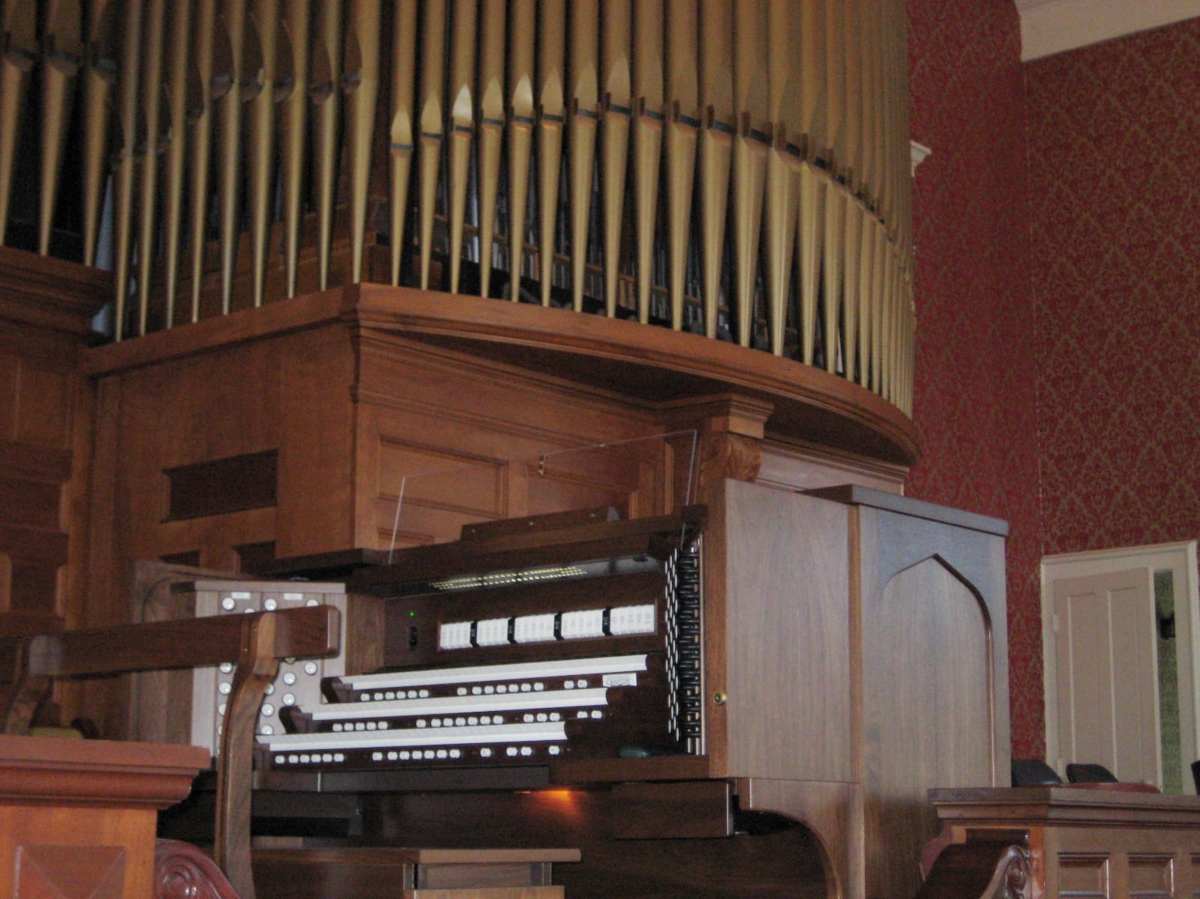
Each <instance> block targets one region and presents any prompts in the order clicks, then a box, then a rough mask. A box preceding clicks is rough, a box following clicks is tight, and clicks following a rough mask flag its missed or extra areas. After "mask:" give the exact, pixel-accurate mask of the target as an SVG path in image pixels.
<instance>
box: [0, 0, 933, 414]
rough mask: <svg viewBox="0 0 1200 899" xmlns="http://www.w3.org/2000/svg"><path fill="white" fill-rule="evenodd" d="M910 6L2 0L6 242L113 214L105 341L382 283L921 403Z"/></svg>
mask: <svg viewBox="0 0 1200 899" xmlns="http://www.w3.org/2000/svg"><path fill="white" fill-rule="evenodd" d="M905 21H906V17H905V9H904V5H903V3H902V2H901V0H880V2H878V3H865V2H863V0H802V2H796V0H637V2H634V0H574V2H570V3H568V2H566V0H391V2H387V3H385V2H383V0H247V2H245V3H243V2H238V0H173V2H170V3H167V2H164V0H91V2H87V3H84V2H82V0H6V2H2V3H0V29H2V38H3V43H2V44H0V240H3V241H4V242H5V243H9V244H13V243H15V244H16V245H20V246H28V248H30V249H34V250H36V251H38V252H41V253H50V252H55V251H56V250H57V249H59V247H58V243H59V239H58V235H59V230H58V229H60V228H61V227H62V226H63V225H64V223H70V224H71V226H73V227H77V228H78V231H79V234H80V237H79V240H77V241H76V242H75V244H74V246H76V248H77V249H76V250H75V252H77V253H78V257H77V258H80V259H81V261H83V262H84V263H85V264H94V263H95V261H96V247H97V242H98V234H99V229H100V223H101V219H102V215H108V216H109V217H110V218H109V220H108V223H107V225H106V226H109V227H111V230H112V233H113V234H114V250H113V253H114V259H113V267H114V269H115V273H114V291H115V293H114V297H113V300H114V309H115V313H116V315H115V320H116V328H115V335H114V336H115V337H116V338H118V339H121V338H124V337H128V336H133V335H138V334H142V333H146V332H147V331H152V330H157V329H161V328H169V327H174V326H177V325H181V324H185V323H187V322H189V321H197V320H199V319H202V318H206V317H209V316H212V315H219V314H224V313H228V312H231V311H235V310H237V309H241V308H245V307H249V306H255V305H260V304H262V303H265V302H268V301H270V300H273V299H278V298H283V297H288V296H293V295H295V294H296V293H298V292H299V291H300V285H301V282H302V280H303V283H304V284H305V285H306V287H305V289H311V287H309V286H308V285H316V286H318V287H320V288H326V287H330V286H333V285H335V284H338V283H346V282H356V281H361V280H383V281H387V282H389V283H392V284H397V285H400V284H411V285H414V286H419V287H422V288H426V289H432V290H448V291H450V292H458V291H460V290H467V291H472V292H475V291H477V292H478V293H479V294H480V295H481V296H483V297H505V298H507V299H511V300H512V301H514V302H534V303H538V304H541V305H543V306H560V307H565V308H568V309H572V310H575V311H577V312H582V313H588V314H599V315H604V316H610V317H617V318H627V319H632V320H635V321H636V322H637V323H638V324H639V325H643V326H665V327H669V328H672V329H675V330H688V331H693V332H696V333H698V334H701V335H704V336H706V337H708V338H710V339H714V340H723V341H733V342H736V343H739V344H742V345H743V346H746V347H753V348H756V349H759V350H761V351H764V352H769V353H772V354H774V355H777V356H782V357H786V358H789V359H791V360H793V361H794V362H796V363H797V364H800V365H807V366H813V367H819V368H821V369H823V370H825V371H826V372H829V373H831V374H833V375H835V376H840V377H844V378H846V379H847V380H850V381H853V382H855V383H857V384H860V385H862V386H863V387H865V388H866V389H868V390H871V391H873V392H875V393H878V394H880V395H881V396H883V397H885V398H887V399H888V400H889V401H890V402H892V403H894V404H895V405H897V406H898V407H900V408H901V409H903V410H905V411H907V409H908V408H909V405H910V392H911V381H912V362H911V355H912V348H913V333H914V321H913V319H914V315H913V302H912V271H913V266H912V247H911V240H912V236H911V235H912V229H911V222H910V218H911V184H910V181H911V170H910V164H909V143H908V110H907V83H906V65H907V59H906V49H905V42H906V35H905ZM28 129H33V132H36V133H35V134H33V137H31V134H32V133H33V132H30V131H29V130H28ZM23 135H24V136H23ZM34 137H36V140H37V141H38V143H39V145H40V156H39V157H38V158H37V159H36V160H35V161H29V160H26V159H24V158H22V157H21V154H20V153H19V152H18V149H19V148H20V147H22V146H25V145H26V144H29V143H31V142H32V140H33V139H34ZM72 140H78V141H79V143H80V146H79V147H78V148H72V147H71V146H70V145H69V144H70V141H72ZM64 165H67V166H69V165H78V166H79V172H78V173H71V172H67V171H64ZM68 179H69V183H71V184H78V185H79V190H78V191H64V190H62V189H61V187H60V185H62V184H64V183H67V180H68ZM106 197H107V198H109V199H108V200H106ZM106 203H107V205H106ZM68 207H70V208H71V209H73V210H76V211H74V212H72V213H70V214H68V213H67V212H66V211H65V210H67V208H68ZM105 209H107V210H108V211H107V212H104V213H102V210H105ZM52 238H54V239H53V240H52ZM64 245H66V244H65V242H64ZM376 248H379V250H380V251H379V252H376ZM189 299H190V302H189Z"/></svg>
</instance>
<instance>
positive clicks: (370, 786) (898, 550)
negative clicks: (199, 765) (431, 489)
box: [256, 481, 1009, 899]
mask: <svg viewBox="0 0 1200 899" xmlns="http://www.w3.org/2000/svg"><path fill="white" fill-rule="evenodd" d="M554 522H555V519H554V518H553V517H551V518H550V524H549V525H548V526H545V527H542V526H539V522H538V520H537V519H530V520H529V521H528V522H520V523H519V524H520V525H521V527H522V529H523V531H524V532H521V533H517V534H515V535H514V534H512V533H505V532H504V531H503V530H500V531H497V530H496V526H495V525H487V526H482V527H480V528H479V529H477V533H475V535H474V536H472V535H471V534H470V533H467V532H465V534H464V539H462V540H460V541H458V542H456V543H449V544H439V545H434V546H429V547H421V548H416V549H410V550H405V551H402V552H400V553H398V554H396V556H395V558H394V559H393V560H392V563H391V564H388V565H375V566H368V567H363V568H360V569H359V570H357V571H356V572H355V573H353V574H352V575H351V576H350V578H349V581H348V589H349V590H350V592H351V593H357V594H360V599H362V596H361V595H368V596H375V597H378V601H379V605H380V608H377V609H376V612H375V614H377V615H379V616H381V619H382V621H383V622H384V625H383V628H382V633H381V634H380V636H379V639H380V640H381V641H382V645H383V650H382V656H383V661H384V669H383V670H382V672H381V673H377V674H369V675H366V676H359V675H352V674H348V675H347V676H345V677H342V678H334V679H331V680H330V681H329V682H328V683H327V693H328V696H329V699H330V701H329V702H327V703H325V704H322V705H319V706H316V707H310V708H301V709H294V710H293V714H292V725H293V726H292V729H293V730H295V731H300V732H296V733H292V734H289V735H287V736H282V737H280V736H278V735H276V736H274V737H269V738H262V739H261V741H260V745H261V747H262V750H261V751H262V757H261V759H260V768H261V770H260V774H259V786H260V791H259V795H260V798H261V799H262V801H264V802H265V801H266V797H268V796H270V797H272V800H273V801H274V802H280V801H283V803H284V807H285V808H288V809H290V811H289V812H288V814H298V815H303V814H304V808H305V803H306V802H308V801H316V794H321V793H323V794H350V795H353V796H354V797H356V798H355V802H356V803H357V805H356V806H355V808H356V814H357V815H358V816H359V819H358V823H357V828H356V829H357V832H358V833H359V834H360V835H358V836H355V837H352V838H349V839H348V841H347V844H346V848H347V849H349V848H350V847H353V849H354V850H355V852H356V853H357V855H354V856H353V859H355V860H353V861H347V864H346V866H344V867H341V868H339V873H338V874H337V875H336V877H332V876H327V877H326V878H325V879H324V880H323V879H322V878H321V877H319V876H314V875H312V871H313V870H314V869H313V868H312V867H311V865H312V859H313V858H314V857H315V856H314V853H317V854H320V852H325V853H328V851H329V849H328V845H326V844H325V843H322V842H321V841H317V842H316V843H314V842H312V841H307V842H306V841H304V840H299V841H298V840H295V839H292V840H291V841H289V840H278V839H277V840H272V839H270V838H267V839H266V840H265V841H264V842H263V844H262V846H261V848H260V851H259V853H258V855H257V857H256V880H257V883H258V889H259V892H260V894H261V895H262V896H266V897H270V896H272V895H280V896H282V895H287V896H307V895H313V896H318V895H320V896H324V897H328V899H334V897H337V896H341V895H347V896H348V895H356V896H357V895H374V894H373V893H371V892H370V890H371V889H372V887H371V884H372V883H374V882H375V878H373V876H372V871H377V870H378V868H376V867H374V864H375V863H373V862H372V861H371V859H372V858H376V859H378V858H379V857H382V856H380V855H378V854H379V853H385V847H387V846H409V845H436V846H446V847H457V848H472V847H485V846H492V847H495V846H509V847H514V848H516V847H522V846H524V847H534V846H547V845H569V846H575V847H578V848H580V849H581V850H582V855H583V861H582V862H581V863H580V864H577V865H562V866H558V867H557V868H556V869H555V877H556V880H559V879H561V882H562V883H563V884H565V886H566V888H567V894H568V895H571V896H575V897H591V896H596V897H599V896H652V895H653V896H684V895H687V896H704V895H712V896H718V895H733V894H736V895H756V896H759V895H761V896H775V895H778V896H785V895H786V896H795V895H803V896H830V897H832V896H846V897H892V896H909V895H913V894H914V893H915V892H916V889H917V887H918V885H919V877H918V873H917V861H918V858H919V854H920V848H921V846H922V844H923V843H924V841H925V840H927V839H929V838H930V837H932V836H933V835H934V834H935V832H936V821H935V817H934V814H933V811H932V809H930V808H929V807H928V805H927V803H926V799H925V793H926V790H927V789H929V788H930V787H933V786H966V785H997V784H998V782H999V781H998V774H999V773H1001V772H1007V770H1008V742H1009V737H1008V717H1007V716H1008V697H1007V676H1006V665H1005V659H1006V658H1007V648H1006V645H1005V644H1006V641H1005V633H1006V624H1005V605H1004V565H1003V535H1004V531H1005V528H1004V525H1003V523H1001V522H998V521H995V520H993V519H988V518H984V517H982V516H976V515H971V514H967V513H961V512H956V511H953V510H948V509H944V508H941V507H937V506H933V505H930V504H928V503H922V502H917V501H913V500H908V499H905V498H903V497H898V496H895V495H891V494H884V493H880V492H877V491H872V490H867V489H863V488H835V489H830V490H823V491H817V492H815V493H811V494H804V493H794V492H786V491H779V490H772V489H768V488H764V487H761V486H756V485H753V484H748V483H745V482H739V481H721V482H718V483H717V484H715V485H714V487H713V488H712V489H711V491H710V495H709V502H708V504H707V505H706V506H700V507H689V508H688V509H686V510H685V511H684V512H683V513H681V514H677V515H669V516H661V517H655V518H643V519H634V520H627V521H619V522H612V523H598V524H584V525H577V526H555V524H554ZM506 524H510V523H506ZM467 530H468V531H469V530H470V529H467ZM284 564H293V563H284ZM276 569H277V570H278V564H277V565H276ZM369 604H370V601H369V600H367V601H365V603H360V604H359V606H358V607H359V608H368V607H369ZM606 665H607V667H606ZM281 797H286V799H283V798H281ZM306 797H311V800H310V799H308V798H306ZM293 825H294V822H293ZM318 844H320V845H321V847H322V848H320V849H319V850H318V849H317V848H315V847H316V846H317V845H318ZM368 850H374V851H375V852H376V853H377V854H376V856H372V854H371V852H370V851H368ZM346 858H347V859H351V856H346ZM306 860H307V861H306ZM297 871H308V872H309V873H308V874H305V875H297V874H296V873H295V872H297ZM289 872H291V873H289ZM335 880H336V882H337V883H338V884H341V886H337V887H335V886H332V884H334V882H335ZM306 890H309V891H311V892H305V891H306Z"/></svg>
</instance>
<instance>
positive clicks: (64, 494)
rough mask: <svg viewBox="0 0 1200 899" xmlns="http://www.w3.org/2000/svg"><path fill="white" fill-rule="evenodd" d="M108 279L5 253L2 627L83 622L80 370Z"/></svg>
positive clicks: (1, 295)
mask: <svg viewBox="0 0 1200 899" xmlns="http://www.w3.org/2000/svg"><path fill="white" fill-rule="evenodd" d="M107 289H108V279H107V277H105V276H103V275H100V274H99V273H95V272H92V271H90V270H88V269H84V268H82V267H81V266H77V265H71V264H69V263H64V262H58V261H55V260H46V259H42V258H41V257H37V256H34V255H32V254H29V253H22V252H20V251H17V250H11V249H7V248H2V247H0V631H7V632H17V631H26V632H31V631H37V630H48V629H54V628H56V627H61V626H62V623H63V621H64V620H73V619H77V617H78V616H79V614H80V606H81V604H82V601H83V599H82V598H83V595H84V594H83V577H82V569H81V566H79V565H78V564H75V568H74V570H73V571H70V570H68V566H70V565H72V564H73V563H74V562H75V561H77V559H78V557H79V556H80V555H81V554H82V552H83V539H82V538H83V533H82V531H83V528H82V525H83V517H82V512H83V509H84V505H83V503H84V499H83V498H84V497H85V496H86V489H87V484H86V475H87V471H88V466H89V464H90V456H91V442H90V430H91V421H92V418H91V415H92V396H91V391H90V389H89V386H88V385H87V383H86V382H85V381H84V380H83V379H82V378H80V376H79V374H78V373H77V370H76V366H77V363H78V359H79V354H80V350H81V349H82V348H83V347H84V346H85V344H86V342H87V339H88V335H89V332H90V324H89V323H90V320H91V317H92V315H94V314H95V312H96V311H97V310H98V309H99V307H100V305H101V304H102V303H103V300H104V297H105V295H106V293H107Z"/></svg>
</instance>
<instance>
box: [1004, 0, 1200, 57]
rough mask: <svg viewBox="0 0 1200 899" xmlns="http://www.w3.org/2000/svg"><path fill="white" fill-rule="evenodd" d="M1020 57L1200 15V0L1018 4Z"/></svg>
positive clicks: (1024, 0) (1029, 0)
mask: <svg viewBox="0 0 1200 899" xmlns="http://www.w3.org/2000/svg"><path fill="white" fill-rule="evenodd" d="M1016 4H1017V10H1018V12H1020V14H1021V59H1023V60H1028V59H1038V58H1039V57H1042V56H1049V55H1051V54H1052V53H1061V52H1062V51H1064V50H1073V49H1075V48H1076V47H1084V46H1087V45H1088V44H1095V43H1098V42H1100V41H1106V40H1108V39H1110V38H1114V37H1120V36H1121V35H1124V34H1132V33H1133V32H1135V31H1146V30H1147V29H1150V28H1158V27H1159V26H1160V25H1169V24H1170V23H1172V22H1178V21H1180V20H1182V19H1191V18H1195V17H1197V16H1200V0H1016Z"/></svg>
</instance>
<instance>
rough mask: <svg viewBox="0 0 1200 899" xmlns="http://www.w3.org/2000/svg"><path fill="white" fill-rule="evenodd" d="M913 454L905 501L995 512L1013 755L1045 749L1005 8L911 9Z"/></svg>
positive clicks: (1021, 238) (1031, 388) (1013, 84)
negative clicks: (916, 450)
mask: <svg viewBox="0 0 1200 899" xmlns="http://www.w3.org/2000/svg"><path fill="white" fill-rule="evenodd" d="M908 9H909V72H910V79H911V84H910V87H911V93H912V128H911V131H912V136H913V138H914V139H915V140H917V141H920V142H921V143H923V144H926V145H927V146H929V147H931V148H932V149H933V155H932V156H930V157H929V158H928V159H927V160H926V161H925V162H924V163H922V165H921V167H920V168H919V169H918V173H917V178H916V185H915V189H916V193H915V197H914V206H915V208H914V234H915V241H916V254H917V268H916V284H915V294H916V303H917V358H916V384H915V395H914V411H913V417H914V419H915V420H916V422H917V424H918V426H919V427H920V428H921V431H922V435H923V440H922V447H923V458H922V460H921V462H920V464H919V465H918V466H917V467H916V468H915V469H914V470H913V472H912V474H911V476H910V478H909V481H908V484H907V491H908V493H909V495H911V496H915V497H918V498H920V499H926V500H930V501H932V502H938V503H943V504H945V505H950V506H956V507H958V508H962V509H967V510H969V511H972V512H980V513H983V514H986V515H994V516H996V517H998V518H1004V519H1006V520H1007V521H1008V522H1009V524H1010V528H1011V530H1010V535H1009V541H1008V559H1007V563H1008V591H1009V620H1008V631H1009V645H1010V648H1011V652H1010V689H1011V705H1012V732H1013V752H1014V754H1015V755H1018V756H1040V755H1042V754H1043V751H1044V743H1045V734H1044V725H1043V705H1044V703H1043V699H1042V647H1041V605H1040V603H1041V600H1040V595H1039V588H1038V562H1039V560H1040V558H1041V552H1042V547H1041V540H1040V523H1039V514H1038V487H1037V484H1038V450H1037V443H1036V424H1037V419H1036V415H1035V377H1036V356H1035V344H1034V339H1033V338H1034V333H1035V326H1036V323H1035V319H1034V314H1033V306H1032V303H1031V301H1030V281H1029V254H1030V249H1029V240H1028V234H1029V225H1028V218H1027V214H1026V190H1027V186H1026V155H1025V146H1024V140H1023V135H1024V130H1025V127H1024V118H1023V116H1024V100H1023V90H1024V88H1023V82H1022V72H1021V63H1020V26H1019V22H1018V19H1017V12H1016V8H1015V7H1014V6H1013V4H1012V3H1011V2H1006V3H1000V2H985V3H980V2H978V0H910V2H909V5H908Z"/></svg>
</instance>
